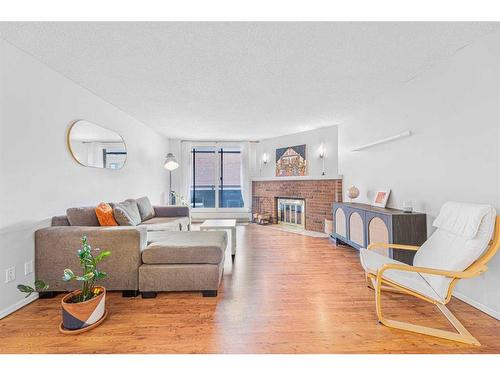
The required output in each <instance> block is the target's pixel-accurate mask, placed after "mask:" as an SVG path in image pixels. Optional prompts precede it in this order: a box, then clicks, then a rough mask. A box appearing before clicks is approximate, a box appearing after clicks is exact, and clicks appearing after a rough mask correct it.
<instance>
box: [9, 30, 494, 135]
mask: <svg viewBox="0 0 500 375" xmlns="http://www.w3.org/2000/svg"><path fill="white" fill-rule="evenodd" d="M499 25H500V24H499V23H470V22H469V23H450V22H443V23H423V22H420V23H418V22H411V23H408V22H402V23H359V22H353V23H342V22H323V23H310V22H307V23H306V22H302V23H301V22H298V23H259V22H252V23H232V22H231V23H228V22H217V23H193V22H183V23H171V22H151V23H135V22H130V23H127V22H118V23H116V22H112V23H111V22H110V23H91V22H76V23H75V22H65V23H55V22H54V23H52V22H51V23H33V22H29V23H5V22H4V23H0V37H2V38H4V39H5V40H7V41H9V42H10V43H12V44H13V45H15V46H17V47H19V48H20V49H22V50H24V51H26V52H28V53H30V54H31V55H33V56H34V57H36V58H38V59H39V60H41V61H42V62H44V63H45V64H46V65H48V66H49V67H51V68H52V69H54V70H56V71H58V72H60V73H61V74H63V75H65V76H66V77H68V78H70V79H71V80H73V81H74V82H76V83H78V84H80V85H81V86H83V87H85V88H87V89H89V90H91V91H92V92H94V93H95V94H97V95H99V96H100V97H101V98H103V99H105V100H106V101H108V102H110V103H112V104H114V105H115V106H117V107H119V108H120V109H122V110H124V111H125V112H127V113H128V114H130V115H132V116H133V117H135V118H137V119H138V120H140V121H141V122H143V123H144V124H146V125H149V126H151V127H153V128H155V129H157V130H158V131H159V132H161V133H162V134H165V135H167V136H169V137H177V138H185V139H190V138H196V139H220V140H222V139H227V140H231V139H261V138H268V137H272V136H278V135H283V134H289V133H295V132H299V131H304V130H309V129H314V128H319V127H323V126H327V125H332V124H338V123H340V122H342V120H343V119H344V118H346V117H347V116H349V115H351V114H352V113H353V112H354V111H356V110H358V109H360V108H361V107H362V106H363V105H365V104H366V103H367V102H370V101H371V100H372V99H373V98H375V97H377V96H378V95H380V94H381V93H383V92H385V91H387V90H389V89H391V88H393V87H395V86H397V85H401V84H403V83H404V82H406V81H407V80H409V79H411V78H412V77H413V76H415V74H417V73H418V72H420V71H422V70H423V69H425V68H427V67H429V66H432V65H433V64H435V63H437V62H439V61H441V60H443V59H445V58H447V57H449V56H451V55H452V54H453V53H454V52H455V51H456V50H457V49H459V48H461V47H463V46H464V45H466V44H468V43H470V42H472V41H474V40H476V39H477V38H479V37H481V36H482V35H484V34H486V33H488V32H491V31H493V30H497V29H499Z"/></svg>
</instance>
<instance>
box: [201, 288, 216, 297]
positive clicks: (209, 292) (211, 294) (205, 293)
mask: <svg viewBox="0 0 500 375" xmlns="http://www.w3.org/2000/svg"><path fill="white" fill-rule="evenodd" d="M201 293H202V294H203V297H217V291H216V290H203V291H202V292H201Z"/></svg>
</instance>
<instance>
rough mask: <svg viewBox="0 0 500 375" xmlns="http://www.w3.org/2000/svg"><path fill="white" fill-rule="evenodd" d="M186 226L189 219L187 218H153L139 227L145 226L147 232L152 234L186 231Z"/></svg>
mask: <svg viewBox="0 0 500 375" xmlns="http://www.w3.org/2000/svg"><path fill="white" fill-rule="evenodd" d="M188 224H189V218H187V217H154V218H152V219H149V220H146V221H144V222H142V223H141V224H139V225H141V226H145V227H146V228H147V230H148V232H154V231H164V230H166V231H178V230H186V229H187V226H188Z"/></svg>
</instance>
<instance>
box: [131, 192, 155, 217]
mask: <svg viewBox="0 0 500 375" xmlns="http://www.w3.org/2000/svg"><path fill="white" fill-rule="evenodd" d="M135 201H136V203H137V208H138V209H139V214H140V215H141V221H145V220H148V219H151V218H153V217H154V216H155V210H154V208H153V206H152V205H151V202H150V201H149V198H148V197H141V198H139V199H136V200H135Z"/></svg>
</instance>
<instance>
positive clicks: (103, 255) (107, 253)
mask: <svg viewBox="0 0 500 375" xmlns="http://www.w3.org/2000/svg"><path fill="white" fill-rule="evenodd" d="M110 255H111V252H110V251H103V252H101V253H99V254H98V255H97V256H96V257H95V262H96V263H99V262H101V261H102V260H103V259H104V258H106V257H109V256H110Z"/></svg>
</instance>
